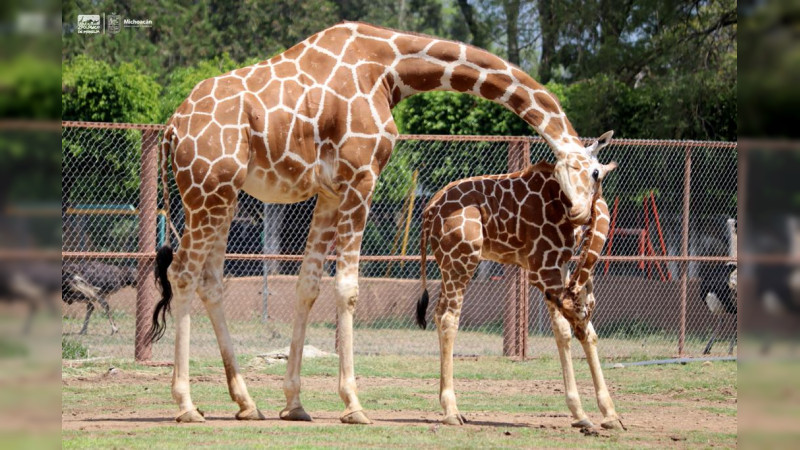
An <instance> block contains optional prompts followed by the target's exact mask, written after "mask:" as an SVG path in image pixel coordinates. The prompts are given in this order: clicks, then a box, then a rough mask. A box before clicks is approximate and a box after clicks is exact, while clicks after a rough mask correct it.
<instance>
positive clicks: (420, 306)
mask: <svg viewBox="0 0 800 450" xmlns="http://www.w3.org/2000/svg"><path fill="white" fill-rule="evenodd" d="M428 301H429V299H428V290H427V289H425V290H424V291H422V297H420V298H419V300H417V325H419V327H420V328H422V329H423V330H424V329H425V327H426V326H427V325H428V322H427V321H426V320H425V313H427V312H428Z"/></svg>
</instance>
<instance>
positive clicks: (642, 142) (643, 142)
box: [61, 121, 737, 149]
mask: <svg viewBox="0 0 800 450" xmlns="http://www.w3.org/2000/svg"><path fill="white" fill-rule="evenodd" d="M61 126H62V128H102V129H117V130H155V131H162V130H163V129H164V128H165V125H163V124H141V123H111V122H80V121H62V122H61ZM581 139H582V140H583V141H584V142H587V143H589V142H591V141H592V138H581ZM397 140H399V141H447V142H527V143H531V144H543V143H545V140H544V139H543V138H541V137H539V136H476V135H451V134H401V135H400V136H398V137H397ZM614 143H615V144H616V145H618V146H631V147H681V146H683V147H685V146H689V147H706V148H730V149H735V148H736V145H737V143H736V142H724V141H693V140H687V141H681V140H670V139H615V140H614Z"/></svg>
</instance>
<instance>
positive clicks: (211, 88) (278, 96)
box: [154, 23, 591, 423]
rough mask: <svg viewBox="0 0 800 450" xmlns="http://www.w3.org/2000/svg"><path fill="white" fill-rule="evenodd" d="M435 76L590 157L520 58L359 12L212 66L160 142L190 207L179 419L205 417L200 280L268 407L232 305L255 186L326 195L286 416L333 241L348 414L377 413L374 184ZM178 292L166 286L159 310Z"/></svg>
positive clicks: (293, 194)
mask: <svg viewBox="0 0 800 450" xmlns="http://www.w3.org/2000/svg"><path fill="white" fill-rule="evenodd" d="M431 90H451V91H457V92H465V93H469V94H473V95H476V96H480V97H484V98H487V99H490V100H492V101H495V102H497V103H500V104H502V105H505V106H506V107H508V108H509V109H511V110H513V111H514V112H515V113H517V114H518V115H519V116H520V117H522V118H523V119H524V120H525V121H527V122H528V123H529V124H530V125H531V126H532V127H533V128H534V129H535V130H536V131H537V132H538V133H539V134H540V135H542V136H543V137H544V139H545V140H546V141H547V143H548V144H549V146H550V147H551V149H552V150H553V152H554V153H555V156H556V159H557V160H558V161H559V163H562V162H564V161H567V160H573V159H578V160H580V159H582V158H585V156H584V148H583V146H582V145H581V142H580V141H579V140H578V136H577V134H576V132H575V130H574V129H573V128H572V125H571V124H570V122H569V120H567V117H566V116H565V114H564V112H563V111H562V109H561V107H560V106H559V103H558V101H557V100H556V98H555V97H554V96H553V95H552V94H550V93H549V92H547V90H545V89H544V88H543V87H542V86H541V85H540V84H538V83H537V82H536V81H534V80H533V79H532V78H531V77H530V76H528V75H527V74H525V73H524V72H522V71H521V70H520V69H519V68H517V67H515V66H513V65H511V64H509V63H506V62H505V61H503V60H502V59H500V58H498V57H496V56H494V55H492V54H490V53H488V52H485V51H483V50H480V49H477V48H474V47H471V46H468V45H465V44H462V43H458V42H451V41H444V40H440V39H436V38H432V37H428V36H422V35H415V34H407V33H402V32H398V31H394V30H388V29H385V28H379V27H375V26H371V25H367V24H361V23H342V24H339V25H335V26H333V27H331V28H328V29H326V30H323V31H321V32H319V33H317V34H315V35H313V36H311V37H309V38H308V39H306V40H305V41H303V42H301V43H299V44H297V45H296V46H294V47H292V48H290V49H289V50H287V51H286V52H284V53H282V54H280V55H277V56H275V57H274V58H272V59H269V60H267V61H263V62H261V63H258V64H255V65H252V66H249V67H244V68H242V69H238V70H234V71H232V72H230V73H226V74H223V75H220V76H218V77H214V78H210V79H208V80H205V81H203V82H201V83H199V84H198V85H197V86H196V87H195V88H194V90H193V91H192V93H191V94H190V95H189V97H188V98H187V99H186V100H185V101H184V102H183V104H181V106H180V107H179V108H178V110H177V111H176V112H175V114H174V115H173V116H172V118H171V119H170V120H169V123H168V124H167V129H166V132H165V134H164V139H163V143H162V172H163V177H164V178H166V172H167V170H166V169H167V168H166V165H167V164H168V161H169V158H170V156H171V157H172V169H173V172H174V174H175V180H176V183H177V186H178V189H179V191H180V193H181V197H182V199H183V207H184V210H185V213H186V228H185V229H184V231H183V236H182V237H181V239H180V248H179V249H178V250H177V252H176V254H175V257H174V261H173V262H172V264H171V266H170V267H169V271H168V275H167V278H168V279H169V281H170V282H171V283H172V284H173V285H174V297H173V303H174V304H173V305H172V312H173V316H174V318H175V323H176V332H175V369H174V374H173V382H172V394H173V397H174V399H175V401H176V402H177V403H178V405H179V408H180V413H179V416H178V420H179V421H189V422H191V421H202V420H203V418H202V415H201V414H200V413H199V412H198V411H197V408H196V407H195V405H194V403H193V402H192V400H191V396H190V394H189V329H190V318H189V309H190V308H189V306H190V300H191V297H192V295H193V294H194V292H195V291H196V292H197V293H198V294H199V296H200V298H201V299H202V300H203V303H204V305H205V306H206V309H207V312H208V315H209V317H210V318H211V322H212V324H213V326H214V330H215V332H216V336H217V340H218V343H219V346H220V351H221V354H222V359H223V362H224V365H225V369H226V373H227V378H228V386H229V391H230V394H231V397H232V398H233V400H235V401H236V402H237V403H238V404H239V407H240V411H239V413H238V414H237V417H238V418H242V419H252V418H261V417H263V416H262V415H261V414H260V413H259V412H258V410H257V409H256V405H255V403H254V402H253V400H252V399H251V398H250V395H249V394H248V392H247V388H246V387H245V383H244V380H243V378H242V376H241V374H240V371H239V368H238V366H237V363H236V358H235V356H234V352H233V346H232V343H231V340H230V336H229V333H228V329H227V325H226V323H225V318H224V317H223V312H222V306H221V301H222V291H223V287H222V278H223V277H222V274H223V272H222V268H223V259H224V253H225V247H226V241H227V235H228V230H229V228H230V223H231V220H232V218H233V215H234V211H235V208H236V200H237V195H238V193H239V192H240V191H244V192H246V193H248V194H250V195H252V196H254V197H256V198H258V199H260V200H262V201H264V202H272V203H292V202H299V201H303V200H306V199H308V198H310V197H312V196H314V195H317V204H316V209H315V211H314V217H313V219H312V223H311V229H310V231H309V234H308V242H307V244H306V250H305V256H304V260H303V264H302V266H301V268H300V274H299V279H298V284H297V295H298V300H297V307H296V314H295V319H294V331H293V335H292V343H291V350H290V355H289V362H288V367H287V371H286V377H285V380H284V393H285V395H286V408H285V409H284V410H283V411H282V412H281V414H280V415H281V418H284V419H287V420H310V416H309V415H308V414H307V413H306V412H305V411H304V410H303V408H302V406H301V403H300V364H301V361H302V349H303V341H304V340H305V333H306V327H307V324H308V314H309V310H310V309H311V306H312V305H313V304H314V301H315V300H316V298H317V295H318V294H319V281H320V277H321V275H322V264H323V260H324V258H325V255H326V252H327V250H328V248H329V247H330V243H332V242H334V241H335V248H336V255H337V261H336V279H335V289H336V298H337V314H338V324H337V325H338V329H339V331H340V332H339V342H338V348H339V364H340V367H339V395H340V397H341V398H342V400H343V401H344V403H345V410H344V414H343V415H342V421H343V422H347V423H369V419H368V418H367V417H366V415H365V414H364V413H363V412H362V407H361V404H360V403H359V400H358V396H357V391H356V380H355V373H354V370H353V334H352V323H353V311H354V309H355V306H356V301H357V299H358V262H359V254H360V249H361V240H362V235H363V231H364V227H365V224H366V220H367V214H368V212H369V206H370V198H371V196H372V191H373V188H374V187H375V183H376V180H377V178H378V175H379V174H380V172H381V169H382V168H383V167H384V165H385V164H386V162H387V161H388V159H389V156H390V154H391V151H392V148H393V146H394V143H395V139H396V137H397V127H396V126H395V123H394V121H393V120H392V115H391V108H392V107H393V106H394V105H396V104H397V103H398V102H400V101H401V100H402V99H403V98H406V97H408V96H410V95H413V94H415V93H418V92H423V91H431ZM569 170H571V169H569V168H567V169H565V171H564V173H565V174H566V173H567V172H569ZM565 176H567V177H568V175H565ZM568 178H569V177H568ZM165 196H166V195H165ZM566 197H567V199H566V200H567V203H568V204H570V205H572V206H571V208H570V210H569V213H570V215H571V217H572V218H573V219H575V220H577V221H584V222H585V221H586V220H587V219H588V217H589V215H590V211H591V208H590V203H591V199H590V198H589V196H588V195H587V192H586V189H585V187H583V186H580V185H579V184H573V185H568V186H567V187H566ZM168 304H169V301H168V300H167V299H166V297H165V299H162V302H161V303H159V308H161V309H160V310H159V309H157V310H156V312H158V311H163V310H164V309H165V307H166V305H168ZM161 323H162V324H163V320H162V322H161ZM154 329H155V328H154Z"/></svg>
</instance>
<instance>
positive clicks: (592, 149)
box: [587, 130, 614, 157]
mask: <svg viewBox="0 0 800 450" xmlns="http://www.w3.org/2000/svg"><path fill="white" fill-rule="evenodd" d="M613 135H614V130H611V131H606V132H605V133H603V135H602V136H600V137H599V138H597V140H596V141H594V142H592V145H590V146H589V147H588V148H587V149H588V150H589V153H590V154H591V155H592V156H595V157H596V156H597V154H598V153H599V152H600V150H602V149H603V147H606V146H608V144H610V143H611V136H613Z"/></svg>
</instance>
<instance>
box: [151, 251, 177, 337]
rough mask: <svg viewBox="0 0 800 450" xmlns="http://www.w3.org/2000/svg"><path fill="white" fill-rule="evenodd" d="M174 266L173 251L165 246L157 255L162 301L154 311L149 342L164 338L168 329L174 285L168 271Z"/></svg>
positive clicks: (157, 274) (157, 272)
mask: <svg viewBox="0 0 800 450" xmlns="http://www.w3.org/2000/svg"><path fill="white" fill-rule="evenodd" d="M170 264H172V249H171V248H170V247H168V246H166V245H165V246H163V247H161V248H160V249H158V253H157V254H156V280H158V282H159V283H160V284H161V295H162V297H161V301H159V302H158V303H156V308H155V310H154V311H153V327H152V328H150V333H149V334H148V336H147V337H148V340H149V341H150V342H156V341H158V340H159V339H161V337H162V336H164V331H166V328H167V314H168V313H169V303H170V301H171V300H172V285H170V284H169V280H168V279H167V269H168V268H169V265H170Z"/></svg>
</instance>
